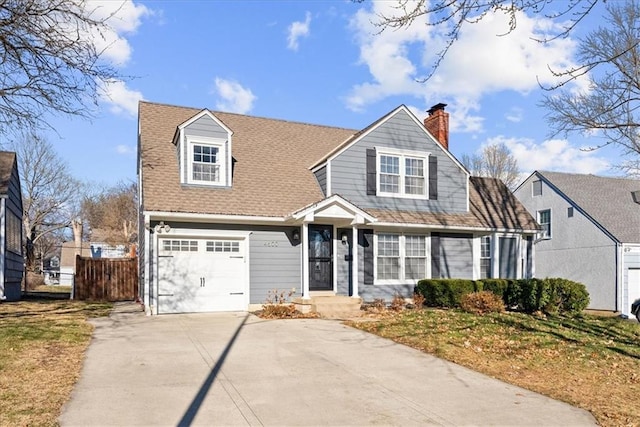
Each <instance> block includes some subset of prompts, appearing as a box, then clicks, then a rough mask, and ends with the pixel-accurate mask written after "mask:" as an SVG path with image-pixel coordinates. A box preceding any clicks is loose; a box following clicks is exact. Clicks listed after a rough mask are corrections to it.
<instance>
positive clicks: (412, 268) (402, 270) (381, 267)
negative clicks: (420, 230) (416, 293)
mask: <svg viewBox="0 0 640 427" xmlns="http://www.w3.org/2000/svg"><path fill="white" fill-rule="evenodd" d="M376 236H377V245H376V249H377V257H376V263H377V268H376V280H377V282H379V283H394V282H397V283H403V282H405V281H410V282H415V281H416V280H420V279H424V278H426V277H427V237H426V236H423V235H402V234H384V233H380V234H377V235H376Z"/></svg>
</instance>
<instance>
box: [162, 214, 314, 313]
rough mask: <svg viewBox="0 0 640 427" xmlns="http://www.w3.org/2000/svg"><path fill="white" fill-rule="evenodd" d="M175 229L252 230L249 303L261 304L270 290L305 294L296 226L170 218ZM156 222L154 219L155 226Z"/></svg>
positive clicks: (296, 294) (300, 248) (249, 239)
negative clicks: (293, 236)
mask: <svg viewBox="0 0 640 427" xmlns="http://www.w3.org/2000/svg"><path fill="white" fill-rule="evenodd" d="M170 223H171V227H172V228H180V229H193V230H231V231H250V232H251V234H250V236H249V238H248V242H247V243H248V246H249V283H250V289H249V302H250V304H262V303H264V302H265V301H266V299H267V296H268V293H269V291H270V290H275V289H278V290H281V291H282V290H284V291H289V290H291V289H295V292H294V294H293V296H300V295H301V294H302V289H301V286H302V276H301V259H302V246H301V245H300V242H293V241H292V234H293V230H294V229H296V228H295V227H277V226H252V225H233V224H199V223H178V222H175V221H170ZM155 224H157V222H152V224H151V226H152V227H153V226H154V225H155Z"/></svg>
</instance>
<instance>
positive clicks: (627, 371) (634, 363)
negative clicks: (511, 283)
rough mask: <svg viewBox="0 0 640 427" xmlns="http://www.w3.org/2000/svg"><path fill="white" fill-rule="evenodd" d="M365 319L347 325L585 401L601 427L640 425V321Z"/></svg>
mask: <svg viewBox="0 0 640 427" xmlns="http://www.w3.org/2000/svg"><path fill="white" fill-rule="evenodd" d="M363 320H365V319H363ZM363 320H360V321H359V320H356V321H350V322H348V324H349V325H351V326H354V327H356V328H359V329H362V330H365V331H368V332H372V333H374V334H377V335H380V336H382V337H385V338H390V339H392V340H394V341H396V342H398V343H402V344H405V345H408V346H411V347H413V348H416V349H419V350H422V351H424V352H427V353H431V354H434V355H436V356H438V357H441V358H443V359H446V360H450V361H452V362H455V363H458V364H460V365H463V366H466V367H468V368H470V369H473V370H475V371H478V372H482V373H484V374H487V375H489V376H491V377H494V378H498V379H500V380H503V381H505V382H508V383H511V384H515V385H518V386H520V387H523V388H526V389H528V390H532V391H535V392H538V393H541V394H544V395H546V396H549V397H551V398H554V399H558V400H562V401H564V402H567V403H570V404H572V405H574V406H577V407H580V408H584V409H586V410H588V411H590V412H591V413H592V414H593V415H594V416H595V417H596V419H597V420H598V422H599V423H600V424H601V425H603V426H623V425H625V426H627V425H628V426H631V425H640V405H638V398H639V396H640V325H639V324H638V323H635V322H630V321H628V320H623V319H619V318H612V317H597V316H589V315H584V316H580V317H576V318H569V317H562V316H530V315H526V314H521V313H500V314H496V313H493V314H487V315H484V316H478V315H474V314H469V313H465V312H462V311H458V310H437V309H424V310H406V311H401V312H397V313H394V312H386V313H384V314H382V315H380V317H379V318H377V319H373V320H372V319H366V321H363ZM532 421H534V420H532Z"/></svg>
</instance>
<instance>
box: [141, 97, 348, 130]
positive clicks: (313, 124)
mask: <svg viewBox="0 0 640 427" xmlns="http://www.w3.org/2000/svg"><path fill="white" fill-rule="evenodd" d="M138 102H139V103H144V104H150V105H157V106H161V107H169V108H181V109H185V110H194V111H197V112H200V111H205V110H206V111H209V112H210V113H212V114H214V115H215V114H226V115H232V116H238V117H249V118H253V119H261V120H270V121H274V122H281V123H290V124H294V125H305V126H315V127H321V128H328V129H341V130H347V131H353V132H358V129H354V128H347V127H343V126H332V125H324V124H318V123H309V122H303V121H296V120H288V119H279V118H275V117H265V116H255V115H251V114H241V113H233V112H229V111H221V110H213V109H211V108H207V107H203V108H199V107H188V106H184V105H175V104H167V103H162V102H152V101H144V100H141V101H138Z"/></svg>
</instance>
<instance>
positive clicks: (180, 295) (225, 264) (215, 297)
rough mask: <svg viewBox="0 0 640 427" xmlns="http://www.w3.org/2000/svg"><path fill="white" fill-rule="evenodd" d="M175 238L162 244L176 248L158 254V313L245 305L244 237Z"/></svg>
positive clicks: (225, 308)
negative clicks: (233, 238)
mask: <svg viewBox="0 0 640 427" xmlns="http://www.w3.org/2000/svg"><path fill="white" fill-rule="evenodd" d="M193 241H196V242H197V244H195V245H194V244H193ZM176 242H177V241H176V240H174V241H173V243H171V244H168V243H166V242H162V243H161V248H166V249H175V250H174V251H172V250H165V251H163V252H161V254H160V256H159V258H158V312H159V313H187V312H191V313H193V312H211V311H243V310H246V309H247V301H248V287H247V274H246V270H247V268H246V264H245V260H246V258H245V255H244V252H245V248H246V245H245V242H244V241H243V240H229V239H226V240H215V239H195V240H194V239H191V241H190V242H184V241H183V242H182V244H178V243H176ZM195 248H197V249H195Z"/></svg>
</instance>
